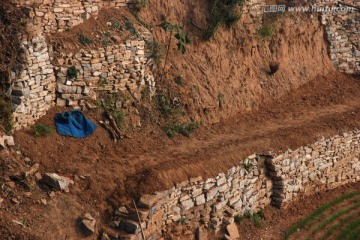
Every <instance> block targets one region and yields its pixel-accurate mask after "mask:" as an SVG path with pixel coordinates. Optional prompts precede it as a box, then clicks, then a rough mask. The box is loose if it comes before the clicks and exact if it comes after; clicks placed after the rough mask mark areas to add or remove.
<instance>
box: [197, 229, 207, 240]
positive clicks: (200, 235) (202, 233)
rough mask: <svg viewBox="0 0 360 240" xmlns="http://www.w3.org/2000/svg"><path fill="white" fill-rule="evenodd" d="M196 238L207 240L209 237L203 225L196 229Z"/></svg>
mask: <svg viewBox="0 0 360 240" xmlns="http://www.w3.org/2000/svg"><path fill="white" fill-rule="evenodd" d="M195 239H196V240H207V239H208V236H207V233H206V232H205V230H204V229H203V228H202V227H198V228H197V229H196V233H195Z"/></svg>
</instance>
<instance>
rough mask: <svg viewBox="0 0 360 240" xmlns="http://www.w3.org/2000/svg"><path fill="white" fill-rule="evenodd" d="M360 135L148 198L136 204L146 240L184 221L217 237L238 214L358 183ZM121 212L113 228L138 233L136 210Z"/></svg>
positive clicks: (254, 161) (253, 161)
mask: <svg viewBox="0 0 360 240" xmlns="http://www.w3.org/2000/svg"><path fill="white" fill-rule="evenodd" d="M359 158H360V131H353V132H349V133H344V134H343V135H342V136H334V137H332V138H330V139H326V140H325V139H322V140H320V141H317V142H315V143H314V144H311V145H308V146H305V147H300V148H299V149H296V150H294V151H290V150H289V151H287V152H285V153H283V154H281V155H279V156H277V157H275V158H273V157H272V156H270V155H253V156H250V157H248V158H247V159H245V160H244V161H241V162H240V163H239V165H238V166H235V167H232V168H231V169H229V170H228V171H227V172H226V173H220V174H219V175H217V176H216V177H214V178H209V179H202V178H201V177H197V178H191V179H189V180H188V181H185V182H182V183H180V184H177V185H176V186H174V187H173V188H172V189H169V190H166V191H163V192H156V193H154V194H153V195H144V196H142V197H141V198H140V200H139V202H138V207H139V212H140V216H141V220H142V227H143V228H144V229H145V232H146V236H147V238H149V239H151V238H150V237H151V236H156V235H161V231H162V232H166V231H167V230H170V229H171V227H172V226H173V223H176V222H182V221H186V222H187V223H190V224H191V226H192V227H193V228H195V227H197V226H202V225H204V226H206V227H209V228H211V229H214V230H215V232H216V231H217V230H219V229H220V227H221V225H223V224H225V225H228V224H231V223H232V222H233V221H234V216H235V215H244V213H246V212H249V213H254V212H257V211H259V210H261V209H264V208H265V207H266V206H268V205H269V204H274V205H276V206H280V207H281V206H286V204H288V203H290V202H291V201H294V200H296V199H297V198H298V197H299V196H302V195H308V194H311V193H314V192H317V191H322V190H325V189H332V188H335V187H338V186H340V185H344V184H347V183H349V182H355V181H360V160H359ZM126 207H127V209H126V210H125V211H123V210H122V209H123V208H119V210H118V211H117V213H116V216H117V217H116V220H115V221H114V223H113V227H115V228H117V229H119V230H125V231H127V232H128V233H131V234H135V235H137V234H139V233H140V225H139V224H138V223H137V222H138V220H137V215H136V212H135V210H134V209H133V208H132V206H126Z"/></svg>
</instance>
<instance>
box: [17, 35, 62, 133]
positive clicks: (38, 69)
mask: <svg viewBox="0 0 360 240" xmlns="http://www.w3.org/2000/svg"><path fill="white" fill-rule="evenodd" d="M23 48H24V49H25V55H26V64H25V66H24V70H23V71H22V72H21V73H20V74H19V75H17V74H15V73H12V83H13V84H12V86H11V99H12V102H13V108H14V118H15V121H14V122H15V126H14V127H15V129H18V128H20V127H22V126H29V125H32V124H34V122H35V120H36V119H38V118H40V117H41V116H43V115H45V113H46V111H47V110H48V109H49V108H50V107H51V106H53V105H54V99H55V76H54V70H53V69H54V66H53V65H52V64H51V62H50V57H49V51H48V47H47V44H46V42H45V37H44V36H43V35H38V36H36V37H33V38H32V39H25V40H24V41H23Z"/></svg>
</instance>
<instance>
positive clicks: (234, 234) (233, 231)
mask: <svg viewBox="0 0 360 240" xmlns="http://www.w3.org/2000/svg"><path fill="white" fill-rule="evenodd" d="M226 230H227V231H228V233H229V236H230V237H231V239H240V234H239V230H238V228H237V226H236V224H235V223H232V224H229V225H227V226H226Z"/></svg>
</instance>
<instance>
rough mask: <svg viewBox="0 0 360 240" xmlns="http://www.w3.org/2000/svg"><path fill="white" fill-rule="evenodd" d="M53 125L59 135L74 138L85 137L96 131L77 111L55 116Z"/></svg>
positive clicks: (93, 125) (92, 124)
mask: <svg viewBox="0 0 360 240" xmlns="http://www.w3.org/2000/svg"><path fill="white" fill-rule="evenodd" d="M55 125H56V130H57V132H58V133H59V134H60V135H64V136H72V137H75V138H84V137H87V136H89V135H90V134H92V133H93V132H94V131H95V129H96V125H95V124H94V123H92V122H91V121H90V120H89V119H87V118H86V117H85V116H84V114H83V113H82V112H81V111H79V110H74V111H70V112H63V113H60V114H56V116H55Z"/></svg>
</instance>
